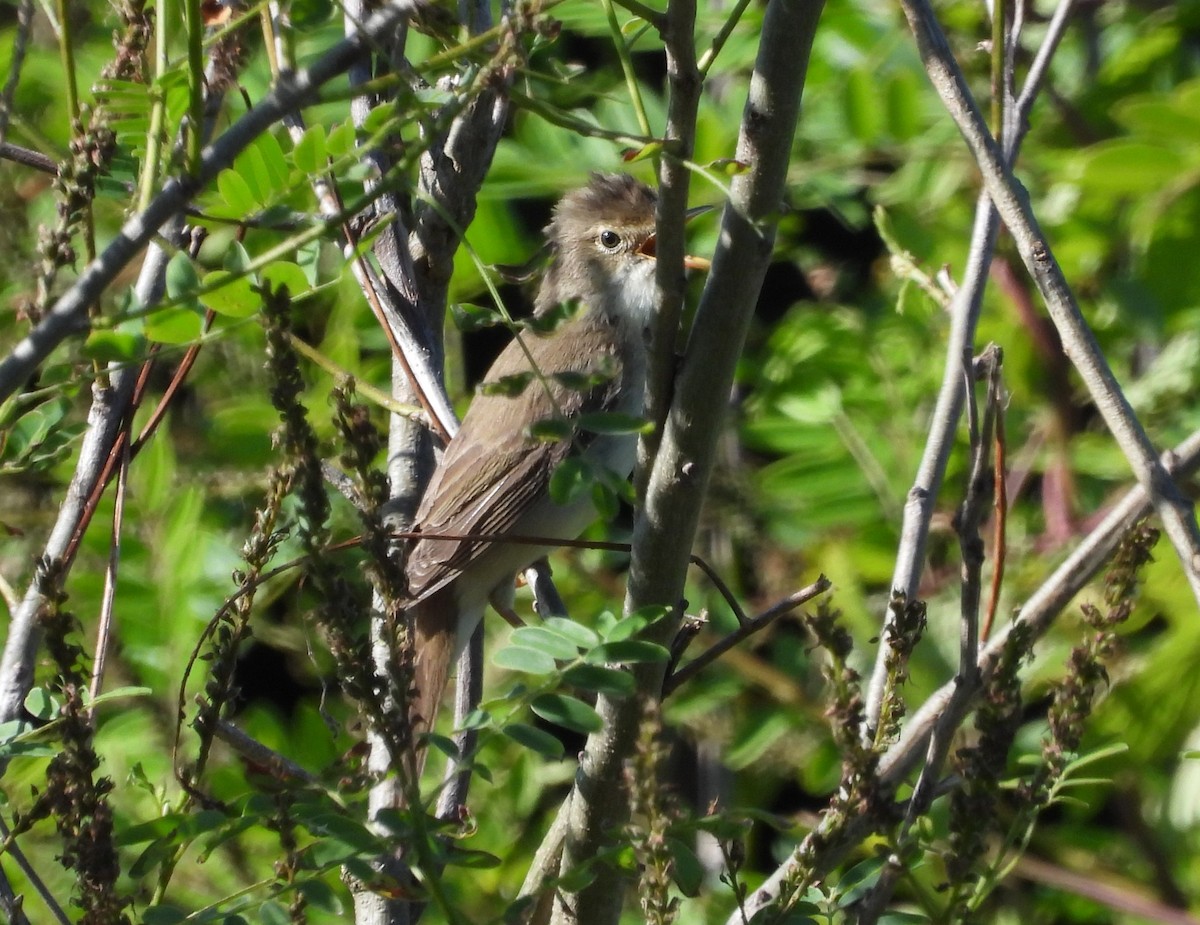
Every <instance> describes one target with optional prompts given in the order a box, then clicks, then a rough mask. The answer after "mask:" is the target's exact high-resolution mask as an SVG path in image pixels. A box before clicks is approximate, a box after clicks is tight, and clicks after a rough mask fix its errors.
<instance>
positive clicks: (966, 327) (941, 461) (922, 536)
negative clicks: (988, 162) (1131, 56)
mask: <svg viewBox="0 0 1200 925" xmlns="http://www.w3.org/2000/svg"><path fill="white" fill-rule="evenodd" d="M1074 5H1075V0H1063V2H1061V3H1060V4H1059V6H1058V9H1057V10H1056V11H1055V13H1054V18H1053V19H1052V20H1051V23H1050V28H1049V29H1048V30H1047V32H1046V36H1045V38H1044V39H1043V41H1042V44H1041V46H1040V47H1039V48H1038V52H1037V55H1036V56H1035V57H1034V63H1033V66H1032V67H1031V68H1030V70H1029V74H1028V75H1027V77H1026V80H1025V86H1024V88H1023V89H1022V91H1021V95H1020V97H1019V98H1018V101H1017V105H1016V107H1015V110H1016V112H1015V119H1016V129H1015V131H1013V132H1012V134H1011V135H1009V136H1008V137H1006V138H1005V157H1006V158H1007V160H1008V163H1010V164H1012V163H1015V162H1016V158H1017V155H1018V153H1019V152H1020V149H1021V142H1022V141H1023V140H1024V138H1025V134H1026V133H1027V132H1028V130H1029V113H1030V111H1031V110H1032V109H1033V104H1034V103H1035V102H1036V100H1037V95H1038V91H1039V90H1040V89H1041V87H1042V84H1043V82H1044V80H1045V76H1046V72H1047V70H1048V69H1049V66H1050V60H1051V58H1052V57H1053V55H1054V51H1055V49H1056V48H1058V45H1059V42H1061V41H1062V37H1063V33H1064V32H1065V31H1066V27H1067V22H1068V19H1069V17H1070V12H1071V10H1072V9H1073V7H1074ZM999 228H1000V219H999V216H998V215H997V213H996V210H995V207H994V206H993V205H992V200H991V197H990V196H989V195H988V194H987V192H986V191H984V192H982V193H980V195H979V200H978V202H977V203H976V205H975V222H974V225H973V227H972V231H971V244H970V247H969V248H968V251H967V262H966V266H965V269H964V272H963V280H962V283H961V285H960V286H959V288H958V291H957V292H956V293H955V297H954V302H953V304H952V306H951V309H950V318H951V322H950V336H949V340H948V342H947V344H946V363H945V366H944V367H943V370H944V371H943V374H942V384H941V386H940V387H939V389H938V397H937V402H936V404H935V406H934V411H933V416H932V419H931V421H930V425H929V437H928V439H927V440H926V441H925V450H924V452H923V454H922V456H921V462H920V464H919V465H918V467H917V475H916V479H915V480H914V482H913V486H912V488H910V489H909V492H908V500H907V502H906V503H905V506H904V519H903V522H902V525H901V528H900V545H899V547H898V548H897V550H896V568H895V571H894V572H893V573H892V589H893V591H902V592H903V593H904V594H905V596H906V598H907V599H908V600H914V599H915V598H916V596H917V588H918V585H919V583H920V580H921V572H922V570H923V569H924V567H925V546H926V543H927V541H928V539H929V523H930V521H931V520H932V518H933V511H934V506H935V505H936V504H937V499H938V496H939V495H940V494H941V490H942V478H943V476H944V475H945V472H946V464H947V463H948V462H949V459H950V452H951V450H952V449H953V447H954V434H955V431H956V430H957V428H958V420H959V417H960V416H961V415H962V407H963V389H962V379H961V377H960V376H959V374H958V364H959V358H960V357H962V356H963V354H964V352H970V353H974V343H975V328H976V325H977V324H978V321H979V312H980V309H981V308H982V305H983V290H984V286H985V285H986V284H987V278H988V270H989V268H990V267H991V263H992V254H993V252H994V251H995V249H996V237H997V234H998V232H999ZM888 619H889V615H888V613H887V612H885V614H884V617H883V620H884V623H885V624H886V622H887V620H888ZM880 640H881V642H880V646H879V652H878V653H877V655H876V658H875V668H874V672H873V673H872V675H871V683H870V686H869V688H868V691H867V704H866V722H865V723H864V728H863V738H864V741H866V740H869V739H871V738H873V737H874V734H875V727H876V725H877V724H878V722H879V710H880V706H881V704H882V700H883V684H884V670H885V669H884V666H885V665H886V663H887V657H888V651H887V650H888V645H889V643H888V641H887V640H888V634H886V633H882V634H881V635H880Z"/></svg>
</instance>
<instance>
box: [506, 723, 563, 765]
mask: <svg viewBox="0 0 1200 925" xmlns="http://www.w3.org/2000/svg"><path fill="white" fill-rule="evenodd" d="M501 731H502V732H503V733H504V734H505V735H506V736H508V737H509V738H510V739H512V740H513V741H514V742H516V743H517V744H518V745H522V746H524V747H525V748H528V749H530V750H531V751H535V752H537V753H538V754H539V755H542V756H544V757H546V758H552V759H557V758H561V757H562V754H563V746H562V742H560V741H558V739H556V738H555V737H554V736H552V735H550V733H548V732H543V731H542V730H541V729H538V728H536V727H534V726H530V725H528V724H526V723H509V724H508V725H507V726H505V727H504V728H503V729H502V730H501Z"/></svg>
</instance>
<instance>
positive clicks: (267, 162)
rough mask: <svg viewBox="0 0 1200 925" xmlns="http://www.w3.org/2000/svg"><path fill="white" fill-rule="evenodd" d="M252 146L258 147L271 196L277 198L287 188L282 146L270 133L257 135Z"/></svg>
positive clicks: (287, 172)
mask: <svg viewBox="0 0 1200 925" xmlns="http://www.w3.org/2000/svg"><path fill="white" fill-rule="evenodd" d="M254 147H255V148H257V149H258V153H259V155H260V156H261V157H262V159H263V165H264V166H265V167H266V171H267V177H268V181H269V185H268V189H269V190H270V192H271V198H278V197H279V196H281V195H282V194H284V193H286V192H287V190H288V179H289V173H290V171H289V170H288V166H287V158H285V157H284V156H283V147H282V146H281V145H280V144H279V139H278V138H276V137H275V136H274V135H272V134H270V133H263V134H262V135H259V136H258V138H257V140H256V141H255V142H254Z"/></svg>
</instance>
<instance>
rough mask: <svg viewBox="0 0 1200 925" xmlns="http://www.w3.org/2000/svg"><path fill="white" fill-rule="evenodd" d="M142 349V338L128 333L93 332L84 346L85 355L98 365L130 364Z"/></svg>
mask: <svg viewBox="0 0 1200 925" xmlns="http://www.w3.org/2000/svg"><path fill="white" fill-rule="evenodd" d="M141 348H142V337H141V335H140V334H134V333H131V332H126V331H92V332H91V333H90V334H89V335H88V338H87V341H85V342H84V345H83V354H84V356H86V357H87V358H88V359H90V360H95V361H96V362H97V363H130V362H132V361H133V360H136V359H137V357H138V354H139V353H140V352H141Z"/></svg>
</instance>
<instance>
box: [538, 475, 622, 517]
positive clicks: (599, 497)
mask: <svg viewBox="0 0 1200 925" xmlns="http://www.w3.org/2000/svg"><path fill="white" fill-rule="evenodd" d="M552 484H553V483H552ZM551 497H554V495H553V487H551ZM592 504H593V505H594V506H595V508H596V513H597V514H599V515H600V519H601V520H606V521H607V520H612V519H613V518H614V517H616V516H617V515H618V514H619V513H621V499H620V498H619V497H618V496H617V493H616V492H615V491H613V489H612V486H611V485H609V484H607V483H606V482H604V481H602V480H600V479H597V480H596V481H595V482H593V483H592Z"/></svg>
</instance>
